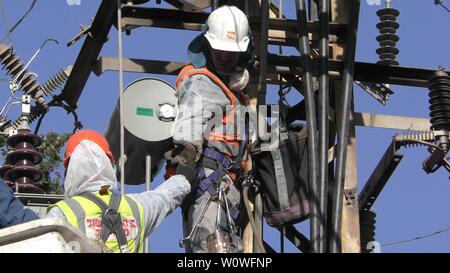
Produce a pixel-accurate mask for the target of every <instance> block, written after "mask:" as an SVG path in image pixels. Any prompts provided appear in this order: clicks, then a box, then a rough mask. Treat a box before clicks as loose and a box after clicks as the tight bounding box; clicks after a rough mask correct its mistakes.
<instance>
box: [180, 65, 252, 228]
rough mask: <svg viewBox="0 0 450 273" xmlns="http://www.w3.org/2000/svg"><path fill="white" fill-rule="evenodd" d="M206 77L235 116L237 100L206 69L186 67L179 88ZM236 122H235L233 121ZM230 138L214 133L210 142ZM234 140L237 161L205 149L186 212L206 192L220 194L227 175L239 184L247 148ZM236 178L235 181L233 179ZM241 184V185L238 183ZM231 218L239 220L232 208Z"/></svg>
mask: <svg viewBox="0 0 450 273" xmlns="http://www.w3.org/2000/svg"><path fill="white" fill-rule="evenodd" d="M198 74H202V75H206V76H207V77H208V78H210V79H211V80H212V81H213V82H214V83H215V84H217V85H218V86H219V87H220V88H221V89H222V91H223V92H224V94H225V95H226V97H227V98H228V100H229V101H230V104H231V106H232V109H233V111H232V112H231V113H230V116H231V115H234V110H235V107H236V98H235V96H234V95H233V94H235V93H233V92H232V91H231V90H230V89H229V88H228V87H227V86H226V85H225V84H224V83H223V82H222V81H221V80H220V79H219V78H218V77H217V76H216V75H214V74H213V73H212V72H210V71H209V70H208V69H207V68H206V67H203V68H195V67H194V66H193V65H187V66H185V67H184V68H183V69H182V70H181V72H180V74H179V75H178V78H177V81H176V85H177V87H178V86H179V84H180V83H181V82H182V81H183V79H185V78H186V77H189V76H192V75H198ZM235 95H236V96H237V100H239V101H241V100H243V97H242V96H241V95H240V94H235ZM230 116H225V117H224V119H223V122H224V124H225V123H228V122H229V121H231V119H229V118H230ZM231 122H234V121H231ZM227 139H229V138H228V136H217V135H215V134H214V133H211V137H210V139H209V141H226V140H227ZM232 139H233V140H231V141H229V142H235V144H238V145H240V146H239V153H238V156H237V157H236V158H237V160H232V159H231V157H230V156H229V155H227V154H225V153H222V152H219V151H216V150H213V149H211V148H209V147H206V146H205V147H204V148H203V154H202V158H201V160H200V162H201V166H200V171H199V181H200V182H199V184H198V187H197V188H196V189H194V190H193V191H192V192H191V194H190V195H189V196H188V197H186V198H185V201H184V202H183V204H182V209H183V210H185V209H187V208H189V207H190V206H191V205H192V204H193V203H194V202H195V200H197V199H198V198H200V197H201V196H202V195H203V194H204V193H205V192H206V191H208V192H209V193H210V195H211V196H216V195H217V193H218V188H219V186H220V182H221V181H222V178H223V177H224V176H225V175H227V174H228V175H230V177H232V180H234V182H235V183H236V182H238V181H239V180H240V179H241V177H242V171H241V163H242V162H240V160H239V158H240V156H242V153H243V149H244V146H246V145H245V144H244V143H245V142H243V143H240V144H239V143H237V142H236V140H234V138H232ZM206 169H212V170H213V172H212V173H211V174H210V175H208V176H207V175H206ZM233 177H234V179H233ZM236 184H239V183H236ZM230 210H231V211H230V212H231V216H232V217H233V218H235V219H236V218H237V216H238V214H239V212H238V210H237V209H235V208H231V209H230Z"/></svg>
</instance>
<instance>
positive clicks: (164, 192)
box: [129, 175, 191, 237]
mask: <svg viewBox="0 0 450 273" xmlns="http://www.w3.org/2000/svg"><path fill="white" fill-rule="evenodd" d="M190 190H191V186H190V184H189V182H188V180H187V179H186V177H185V176H183V175H174V176H172V177H171V178H169V179H168V180H167V181H165V182H163V183H162V184H161V185H160V186H159V187H157V188H156V189H155V190H152V191H147V192H143V193H138V194H129V196H131V197H132V198H133V199H134V200H136V202H139V203H140V204H141V205H142V207H143V208H144V219H145V220H144V224H145V237H147V236H148V235H149V234H150V233H151V232H152V231H153V230H154V229H155V228H156V227H158V226H159V225H160V224H161V222H162V221H163V220H164V218H166V216H168V215H169V214H170V213H172V211H174V210H175V209H176V208H177V207H178V206H180V205H181V202H182V201H183V199H184V197H185V196H186V195H187V194H188V193H189V192H190Z"/></svg>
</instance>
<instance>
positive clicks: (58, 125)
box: [0, 0, 450, 252]
mask: <svg viewBox="0 0 450 273" xmlns="http://www.w3.org/2000/svg"><path fill="white" fill-rule="evenodd" d="M80 1H81V5H79V6H77V5H72V6H71V5H68V4H67V2H66V0H58V1H50V0H38V1H37V3H36V6H35V8H34V9H33V11H32V12H31V13H30V14H29V16H28V17H27V18H26V19H25V21H24V22H23V23H22V24H21V25H20V26H19V27H18V28H17V29H16V30H15V32H14V33H13V34H12V43H13V45H14V48H15V50H16V52H17V54H18V55H19V56H21V58H22V60H23V61H24V62H26V61H28V60H29V58H30V57H31V56H32V55H33V54H34V52H35V51H36V50H37V48H38V47H39V46H40V45H41V43H42V42H43V41H44V40H45V39H47V38H53V39H56V40H58V41H59V45H56V44H54V43H49V44H47V46H46V47H45V48H44V49H43V51H42V52H41V53H40V55H39V56H38V57H37V58H36V60H35V61H34V62H33V63H32V64H31V65H30V69H31V70H32V71H33V72H35V73H36V74H38V76H39V81H40V82H41V83H43V82H45V81H46V80H47V79H48V78H49V77H51V76H52V75H53V74H54V73H56V72H57V71H58V70H60V69H62V68H64V67H66V66H68V65H71V64H73V63H74V61H75V59H76V56H77V54H78V52H79V50H80V48H81V45H82V40H81V41H79V42H78V43H76V44H74V45H73V46H71V47H69V48H67V47H66V43H67V41H69V40H70V39H71V38H72V37H74V36H75V35H76V34H78V33H79V32H80V27H79V25H80V24H84V25H89V24H90V21H89V18H90V17H94V16H95V14H96V11H97V9H98V6H99V4H100V2H101V1H99V0H97V1H94V0H80ZM2 2H3V6H4V9H5V12H6V15H7V22H8V24H9V26H11V25H12V24H13V23H14V22H16V20H17V19H18V18H19V17H20V16H21V15H22V14H23V13H24V12H25V11H26V9H27V8H28V6H29V5H30V3H31V0H3V1H2ZM277 2H278V1H277V0H275V3H277ZM372 2H373V1H372ZM375 2H376V1H375ZM443 2H444V3H446V4H447V5H449V6H450V1H443ZM367 3H368V2H367V1H365V0H362V1H361V18H360V28H359V36H358V48H357V60H358V61H365V62H376V61H377V60H378V55H377V54H376V53H375V50H376V48H378V43H377V42H376V39H375V37H376V36H377V35H378V30H377V29H376V27H375V24H376V23H377V21H378V17H377V16H376V14H375V13H376V11H377V10H378V9H379V8H380V6H371V5H368V4H367ZM147 5H150V6H155V5H156V4H155V2H154V1H150V3H147ZM393 6H394V7H396V8H398V9H399V10H400V12H401V15H400V17H399V22H400V25H401V26H400V29H399V31H398V34H399V36H400V42H399V43H398V48H399V49H400V54H399V56H398V60H399V62H400V64H401V65H402V66H415V67H424V68H437V67H438V66H440V65H442V66H448V65H449V63H450V57H449V55H448V54H446V53H447V50H448V43H449V42H450V32H449V30H448V28H446V27H447V26H448V24H449V22H450V14H449V13H447V12H446V11H445V10H444V9H442V8H440V7H437V6H435V5H434V1H432V0H421V1H410V0H393ZM284 9H285V12H286V14H287V15H288V16H290V17H292V16H293V15H294V14H295V13H294V1H284ZM3 22H4V21H2V27H1V28H0V33H2V35H1V36H3V35H4V33H5V27H4V23H3ZM197 34H198V32H194V31H178V30H164V29H158V28H140V29H136V30H133V31H132V34H131V36H125V35H124V36H123V38H124V44H123V47H124V57H128V58H143V59H160V60H175V61H187V57H186V46H187V44H188V43H189V42H190V40H191V39H192V38H193V37H195V36H196V35H197ZM4 43H8V44H9V43H11V42H10V41H9V40H5V41H4ZM286 52H287V53H288V54H295V51H292V50H286ZM100 55H101V56H117V31H115V29H112V30H111V32H110V34H109V41H108V42H107V43H106V44H105V45H104V47H103V50H102V52H101V54H100ZM144 76H152V75H143V74H125V75H124V79H125V85H126V84H128V83H130V82H132V81H133V80H135V79H138V78H141V77H144ZM153 76H154V77H158V78H162V79H164V80H166V81H168V82H169V83H171V84H174V82H175V78H174V77H172V76H161V75H153ZM0 77H2V78H4V73H3V72H1V73H0ZM0 87H1V88H2V89H3V91H2V92H0V105H1V104H3V103H5V102H6V100H7V98H8V94H9V92H8V85H7V83H6V82H3V81H1V82H0ZM392 89H393V90H394V92H395V95H393V96H391V99H390V100H389V102H388V104H387V105H386V106H383V105H381V104H380V103H378V102H377V101H375V100H374V99H373V98H372V97H370V96H369V95H368V94H367V93H365V91H363V90H362V89H360V88H359V87H355V108H356V111H358V112H370V113H381V114H391V115H401V116H415V117H423V118H427V117H428V115H429V113H428V111H429V110H428V90H427V89H424V88H413V87H400V86H392ZM275 90H276V88H270V89H269V90H268V102H270V103H274V102H276V100H277V98H276V91H275ZM118 92H119V90H118V74H117V73H113V72H107V73H105V74H103V75H102V76H101V77H96V76H95V75H94V74H92V75H91V76H90V78H89V81H88V82H87V84H86V87H85V88H84V91H83V93H82V95H81V98H80V100H79V107H78V110H77V112H78V115H79V118H80V120H81V121H82V123H83V125H84V128H92V129H95V130H98V131H101V132H103V131H104V129H105V127H106V125H107V123H108V121H109V117H110V115H111V112H112V110H113V108H114V106H115V104H116V102H117V99H118V94H119V93H118ZM291 93H292V94H291V95H290V96H289V100H290V102H291V103H292V104H295V103H296V102H298V101H299V100H300V99H301V96H299V95H297V94H294V93H295V91H294V92H291ZM16 117H17V110H16V111H12V112H11V118H12V119H15V118H16ZM72 125H73V120H72V117H71V116H68V115H66V114H65V112H64V111H63V110H60V109H54V110H52V111H51V112H50V113H49V114H48V115H47V117H46V118H45V120H44V122H43V124H42V126H41V130H40V132H41V133H43V132H46V131H50V130H51V131H56V132H61V133H63V132H68V131H71V130H72ZM356 133H357V138H358V142H357V146H358V155H357V156H358V178H359V188H360V189H361V188H362V186H363V185H364V183H365V182H366V181H367V179H368V177H369V175H370V174H371V172H372V170H373V169H374V168H375V166H376V165H377V164H378V161H379V160H380V158H381V156H382V155H383V153H384V152H385V150H386V148H387V146H388V145H389V143H390V141H391V138H392V136H393V135H394V134H396V133H399V132H397V131H395V130H385V129H374V128H361V127H358V128H357V132H356ZM402 153H403V154H404V155H405V157H404V159H403V160H402V162H401V163H400V166H399V167H398V168H397V170H396V172H395V173H394V175H393V176H392V177H391V179H390V181H389V182H388V185H387V186H386V188H385V190H384V191H383V193H382V194H381V195H380V197H379V198H378V200H377V202H376V203H375V205H374V207H373V208H374V209H375V211H376V212H377V214H378V216H377V237H376V238H377V240H378V241H379V242H380V243H381V244H383V243H389V242H393V241H398V240H403V239H409V238H412V237H416V236H417V235H423V234H427V233H431V232H434V231H436V230H439V229H444V228H446V227H449V226H450V218H449V217H448V211H449V209H450V198H448V197H449V196H450V183H449V178H448V173H447V172H446V171H445V170H443V169H441V170H439V171H438V172H436V173H434V174H431V175H427V174H425V173H424V171H422V167H421V164H422V161H423V160H424V159H425V158H426V157H427V156H428V152H426V150H425V148H411V149H407V150H403V151H402ZM161 182H162V178H161V175H160V176H159V177H157V178H156V179H155V183H154V184H153V185H152V187H155V186H156V185H158V184H159V183H161ZM142 190H143V187H127V191H128V192H137V191H142ZM180 218H181V217H180V211H179V209H177V210H176V211H175V212H174V213H173V214H172V215H170V216H169V217H168V218H167V219H166V220H165V221H164V222H163V223H162V225H161V226H160V227H159V228H158V229H157V230H156V231H155V232H154V233H153V234H152V236H151V250H152V252H182V251H183V250H182V249H181V248H179V247H178V240H179V239H180V238H181V236H182V231H181V220H180ZM308 225H309V224H308V223H302V224H300V225H298V227H299V228H300V230H301V231H302V232H304V233H305V234H308ZM265 235H266V237H265V239H266V240H267V241H268V242H269V243H270V244H271V245H272V246H273V247H274V248H275V249H276V250H278V249H279V234H278V232H275V231H273V230H272V229H270V228H269V227H266V228H265ZM286 250H287V251H291V252H295V251H296V250H295V248H294V247H292V246H291V245H290V243H289V242H288V241H287V240H286ZM381 251H382V252H449V251H450V233H444V234H440V235H437V236H435V237H432V238H429V239H426V240H419V241H415V242H412V243H408V244H404V245H399V246H392V247H386V248H382V249H381Z"/></svg>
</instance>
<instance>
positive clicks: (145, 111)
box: [136, 107, 153, 117]
mask: <svg viewBox="0 0 450 273" xmlns="http://www.w3.org/2000/svg"><path fill="white" fill-rule="evenodd" d="M136 115H138V116H147V117H153V109H152V108H143V107H137V108H136Z"/></svg>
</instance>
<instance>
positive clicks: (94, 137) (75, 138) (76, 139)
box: [64, 130, 114, 168]
mask: <svg viewBox="0 0 450 273" xmlns="http://www.w3.org/2000/svg"><path fill="white" fill-rule="evenodd" d="M83 140H90V141H92V142H94V143H96V144H97V145H98V146H100V148H102V150H103V151H104V152H105V154H106V155H107V156H108V157H109V159H110V160H111V161H112V162H114V156H113V154H112V152H111V151H110V150H109V144H108V141H107V140H106V139H105V137H103V136H102V135H101V134H99V133H97V132H95V131H93V130H82V131H78V132H76V133H75V134H73V135H72V136H71V137H70V138H69V139H68V140H67V146H66V153H65V155H64V167H65V168H67V166H68V165H69V160H70V156H71V155H72V152H73V150H75V148H76V147H77V145H78V144H79V143H80V142H81V141H83Z"/></svg>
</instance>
